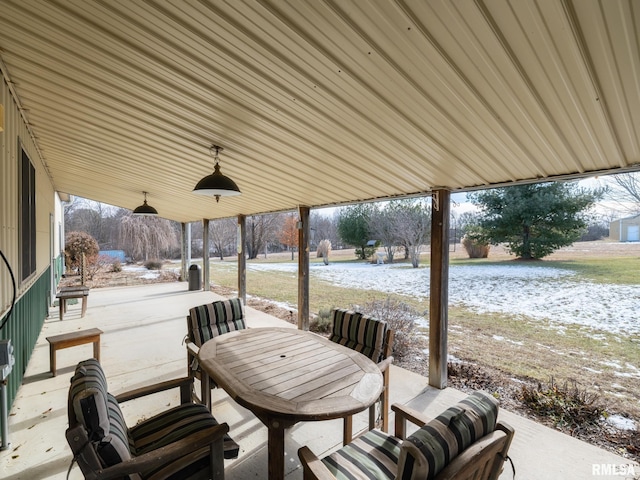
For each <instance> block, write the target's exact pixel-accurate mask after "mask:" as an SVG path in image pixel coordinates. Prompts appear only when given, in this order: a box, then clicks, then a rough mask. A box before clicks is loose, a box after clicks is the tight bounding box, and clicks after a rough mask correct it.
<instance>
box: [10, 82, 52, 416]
mask: <svg viewBox="0 0 640 480" xmlns="http://www.w3.org/2000/svg"><path fill="white" fill-rule="evenodd" d="M1 78H2V81H1V82H0V104H2V107H3V108H2V110H3V111H4V119H3V120H4V129H3V130H2V131H0V225H1V226H2V229H1V230H0V250H1V251H2V253H3V255H4V257H6V259H7V262H8V264H9V266H10V268H11V270H12V271H13V278H15V305H14V308H13V311H11V305H12V302H13V300H14V286H13V285H14V282H13V280H12V275H11V272H10V271H9V268H7V265H6V264H5V262H4V261H2V260H0V325H2V324H3V323H5V320H6V323H5V325H4V327H3V328H2V330H0V339H2V340H6V339H10V340H11V343H12V345H13V347H14V353H15V361H16V363H15V365H14V368H13V370H12V372H11V373H10V375H9V377H8V381H7V398H8V401H9V407H11V406H12V404H13V400H14V399H15V396H16V393H17V391H18V388H19V386H20V384H21V383H22V379H23V376H24V372H25V370H26V367H27V364H28V362H29V359H30V358H31V355H32V353H33V349H34V346H35V342H36V340H37V338H38V336H39V334H40V331H41V330H42V325H43V323H44V319H45V318H46V317H47V315H48V313H49V306H50V305H51V298H52V294H53V292H52V290H54V288H55V282H56V281H57V280H58V279H59V270H60V268H61V267H60V263H61V260H60V249H61V247H60V241H59V240H58V241H54V238H55V236H54V235H52V229H54V228H55V227H52V226H56V225H61V222H62V217H61V215H62V206H61V202H60V201H59V199H58V196H57V194H56V193H55V191H54V187H53V184H52V181H51V178H50V177H49V174H48V172H47V169H46V167H45V162H44V161H43V159H42V158H41V156H40V152H39V151H38V149H37V148H36V146H35V143H34V141H33V138H32V137H31V133H30V131H29V129H28V128H27V125H26V123H25V121H24V118H23V116H22V114H21V113H20V109H19V108H18V104H17V103H16V102H15V100H14V98H13V96H12V94H11V90H10V88H9V85H8V84H7V82H6V79H5V78H4V76H2V77H1ZM27 114H28V113H27ZM21 148H22V149H24V150H25V151H26V153H27V154H28V156H29V158H30V160H31V163H32V165H33V167H34V170H35V234H36V241H35V271H34V272H33V273H32V274H31V275H29V276H28V277H27V278H25V279H24V280H21V274H20V273H21V261H22V258H23V256H22V251H23V249H24V246H23V244H24V242H23V241H22V239H21V238H20V221H21V220H20V218H21V215H20V208H21V206H20V185H21V181H20V168H19V165H20V163H19V160H20V155H21V153H20V152H21ZM10 311H11V316H10V317H9V312H10ZM0 421H1V420H0Z"/></svg>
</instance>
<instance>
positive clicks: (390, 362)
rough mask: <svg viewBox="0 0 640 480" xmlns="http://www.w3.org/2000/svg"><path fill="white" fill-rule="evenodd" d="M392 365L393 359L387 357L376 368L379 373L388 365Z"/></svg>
mask: <svg viewBox="0 0 640 480" xmlns="http://www.w3.org/2000/svg"><path fill="white" fill-rule="evenodd" d="M392 363H393V357H387V358H385V359H384V360H382V361H380V362H378V368H379V369H380V371H381V372H384V371H386V370H387V368H389V365H391V364H392Z"/></svg>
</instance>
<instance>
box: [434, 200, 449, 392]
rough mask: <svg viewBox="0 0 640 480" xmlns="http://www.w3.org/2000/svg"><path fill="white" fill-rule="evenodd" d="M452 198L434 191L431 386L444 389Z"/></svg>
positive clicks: (445, 379) (445, 378) (445, 380)
mask: <svg viewBox="0 0 640 480" xmlns="http://www.w3.org/2000/svg"><path fill="white" fill-rule="evenodd" d="M450 197H451V192H450V191H449V190H445V189H439V190H434V191H433V192H432V201H431V264H430V270H431V277H430V282H431V283H430V286H429V290H430V293H429V385H431V386H432V387H435V388H440V389H442V388H445V387H446V386H447V329H448V324H449V315H448V313H449V312H448V303H449V211H450Z"/></svg>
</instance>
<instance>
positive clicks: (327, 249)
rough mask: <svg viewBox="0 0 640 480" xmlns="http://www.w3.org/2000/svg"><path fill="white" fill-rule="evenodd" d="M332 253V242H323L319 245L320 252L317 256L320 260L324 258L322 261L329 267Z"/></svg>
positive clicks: (325, 240)
mask: <svg viewBox="0 0 640 480" xmlns="http://www.w3.org/2000/svg"><path fill="white" fill-rule="evenodd" d="M330 253H331V240H327V239H324V240H321V241H320V243H319V244H318V251H317V253H316V256H317V257H318V258H320V257H322V261H323V262H324V264H325V265H329V254H330Z"/></svg>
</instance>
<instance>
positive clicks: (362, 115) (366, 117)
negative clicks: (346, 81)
mask: <svg viewBox="0 0 640 480" xmlns="http://www.w3.org/2000/svg"><path fill="white" fill-rule="evenodd" d="M263 6H265V7H268V10H269V11H270V12H271V14H272V15H273V16H274V17H275V18H278V19H279V21H280V22H281V23H282V25H283V26H285V27H286V28H288V29H291V30H292V31H294V32H296V34H297V36H298V37H299V38H301V39H304V40H305V41H306V42H307V43H310V42H311V39H309V38H306V37H305V36H304V35H303V34H302V33H301V31H300V29H299V28H297V27H296V26H294V25H293V24H292V23H291V22H285V20H284V19H283V18H282V15H281V14H280V12H279V11H278V10H276V9H275V8H274V7H273V6H272V5H269V6H267V5H265V4H263ZM279 14H280V15H279ZM313 45H314V49H315V50H317V51H318V52H321V53H322V55H323V56H325V57H326V58H328V59H330V61H331V62H332V63H333V64H335V65H342V62H339V61H338V60H337V58H335V56H333V55H331V54H329V52H328V51H327V50H326V49H325V48H322V47H321V46H320V45H319V44H318V43H315V44H313ZM341 71H342V73H343V74H345V73H347V72H348V69H346V68H345V67H341ZM353 78H354V80H355V82H356V83H357V84H358V85H363V81H362V80H361V79H360V78H357V79H356V77H353ZM323 88H325V87H323ZM334 98H338V97H337V96H336V95H334ZM377 99H378V100H380V97H379V96H377ZM342 101H343V102H345V100H342ZM380 103H381V104H382V105H384V106H385V107H387V108H388V107H389V104H388V103H387V102H384V101H382V102H380ZM351 110H352V111H354V112H356V113H357V114H358V116H359V117H360V118H361V120H362V121H364V122H368V123H369V124H371V125H372V126H375V128H376V130H377V131H378V132H379V134H381V135H385V134H386V135H387V136H391V134H390V132H389V131H388V130H387V131H385V129H384V128H381V127H380V125H379V124H376V123H373V119H372V118H371V116H370V115H366V114H365V113H364V112H363V111H362V110H361V109H359V108H357V106H356V105H354V104H353V103H352V104H351ZM390 111H393V112H395V109H393V108H391V109H390ZM400 117H402V115H400ZM407 123H409V122H407ZM392 138H393V137H392ZM394 140H396V143H399V144H402V143H403V142H400V141H398V139H397V137H396V138H394ZM388 143H391V142H388ZM434 143H435V142H434ZM405 148H407V149H410V147H408V146H406V145H405ZM414 155H416V156H419V155H420V153H419V152H414ZM414 173H415V174H417V172H414Z"/></svg>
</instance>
